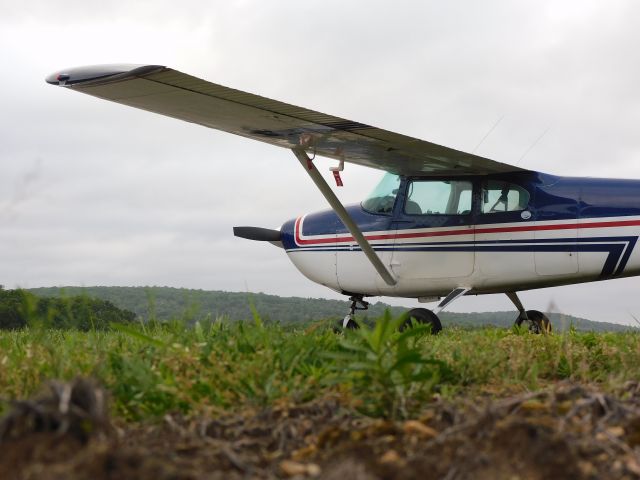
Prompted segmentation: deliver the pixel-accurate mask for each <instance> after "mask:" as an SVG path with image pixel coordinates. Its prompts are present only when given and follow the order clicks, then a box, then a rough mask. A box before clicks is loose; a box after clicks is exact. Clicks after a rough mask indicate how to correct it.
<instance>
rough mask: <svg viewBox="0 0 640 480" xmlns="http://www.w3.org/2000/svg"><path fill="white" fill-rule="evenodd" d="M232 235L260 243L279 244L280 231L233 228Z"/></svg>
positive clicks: (258, 228)
mask: <svg viewBox="0 0 640 480" xmlns="http://www.w3.org/2000/svg"><path fill="white" fill-rule="evenodd" d="M233 234H234V235H235V236H236V237H240V238H246V239H247V240H258V241H260V242H279V241H280V238H281V234H280V230H272V229H270V228H260V227H233Z"/></svg>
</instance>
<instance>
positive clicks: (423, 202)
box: [404, 180, 473, 215]
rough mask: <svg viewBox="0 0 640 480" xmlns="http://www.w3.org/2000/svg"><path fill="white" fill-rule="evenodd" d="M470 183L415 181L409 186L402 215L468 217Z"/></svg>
mask: <svg viewBox="0 0 640 480" xmlns="http://www.w3.org/2000/svg"><path fill="white" fill-rule="evenodd" d="M472 190H473V186H472V184H471V182H468V181H460V180H415V181H413V182H411V183H410V184H409V188H408V190H407V192H408V193H407V202H406V203H405V206H404V213H406V214H408V215H468V214H469V213H471V196H472V195H471V192H472Z"/></svg>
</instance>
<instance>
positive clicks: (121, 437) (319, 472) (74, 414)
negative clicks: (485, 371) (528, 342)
mask: <svg viewBox="0 0 640 480" xmlns="http://www.w3.org/2000/svg"><path fill="white" fill-rule="evenodd" d="M493 397H495V395H494V396H489V395H481V396H478V398H475V399H474V400H470V399H468V398H467V399H460V400H458V401H442V400H438V399H434V401H433V403H432V404H431V405H430V406H429V407H428V408H427V409H425V411H424V413H423V415H422V416H421V418H420V419H418V420H409V421H396V422H391V421H383V420H375V419H369V418H366V417H362V416H361V415H358V414H357V413H356V412H354V411H353V410H350V409H349V408H346V407H345V406H343V405H341V404H340V402H339V401H338V400H337V399H334V398H327V399H323V400H321V401H315V402H312V403H309V404H305V405H296V406H294V405H279V406H274V407H272V408H269V409H265V410H262V411H258V412H248V413H246V414H244V415H229V416H222V417H218V418H193V419H185V418H182V417H180V416H166V417H165V418H164V421H162V422H159V423H155V424H135V425H124V424H118V423H117V422H116V423H113V422H111V421H110V420H109V418H108V417H107V414H106V413H105V412H106V411H107V409H106V406H105V403H106V402H105V395H104V392H103V391H102V390H101V389H100V388H98V387H96V386H95V385H94V384H93V383H91V382H90V381H87V380H77V381H75V382H73V383H70V384H62V383H55V384H51V391H50V392H48V393H46V394H44V395H43V396H41V397H38V398H34V399H31V400H28V401H23V402H17V403H16V404H15V405H14V408H13V410H12V412H10V413H9V414H8V415H7V416H5V418H4V419H2V420H1V421H0V479H6V480H9V479H21V480H22V479H25V480H26V479H91V480H102V479H142V480H144V479H153V480H169V479H172V480H182V479H185V480H186V479H249V478H258V479H271V478H322V479H330V480H334V479H335V480H338V479H340V480H342V479H347V480H374V479H467V478H473V479H480V480H483V479H503V478H504V479H531V480H533V479H549V478H554V479H560V478H571V479H640V385H639V384H638V383H628V384H627V385H625V387H624V389H622V390H621V391H620V392H617V393H616V395H605V394H603V393H602V392H599V391H598V390H597V388H595V387H591V386H582V385H576V384H572V383H562V384H558V385H555V386H553V387H550V388H549V389H546V390H543V391H540V392H534V393H527V394H518V395H512V396H507V397H504V398H498V399H496V398H493Z"/></svg>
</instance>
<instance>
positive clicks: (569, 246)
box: [287, 237, 638, 279]
mask: <svg viewBox="0 0 640 480" xmlns="http://www.w3.org/2000/svg"><path fill="white" fill-rule="evenodd" d="M637 240H638V237H592V238H552V239H532V240H495V241H489V240H486V241H478V242H474V241H464V242H432V243H426V244H425V243H400V244H393V245H375V244H374V245H372V246H373V249H374V250H375V251H378V252H393V251H401V252H573V253H577V252H605V253H608V255H607V258H606V260H605V262H604V265H603V267H602V271H601V272H600V277H601V278H603V279H604V278H612V277H616V276H619V275H621V274H622V273H623V272H624V268H625V267H626V265H627V262H628V261H629V257H630V256H631V252H632V251H633V249H634V247H635V245H636V242H637ZM292 251H305V252H308V251H310V252H359V251H361V249H360V247H358V246H357V245H352V246H336V247H302V248H296V249H288V250H287V252H292ZM616 266H617V268H616Z"/></svg>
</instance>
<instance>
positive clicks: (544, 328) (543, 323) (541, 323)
mask: <svg viewBox="0 0 640 480" xmlns="http://www.w3.org/2000/svg"><path fill="white" fill-rule="evenodd" d="M527 320H528V321H529V331H531V332H532V333H551V322H550V321H549V317H547V316H546V315H545V314H544V313H542V312H539V311H538V310H527V318H523V317H522V316H521V315H519V316H518V318H517V319H516V325H517V326H518V327H520V326H522V324H523V323H524V322H526V321H527Z"/></svg>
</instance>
